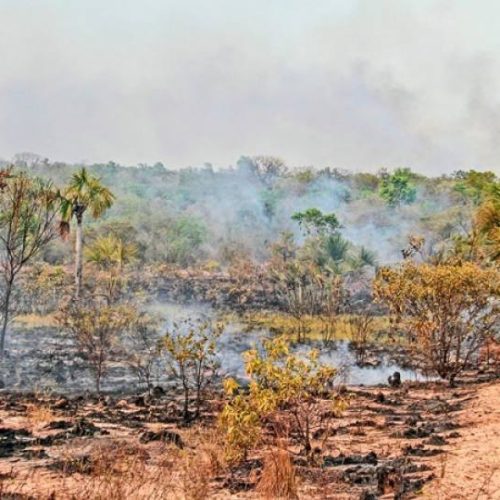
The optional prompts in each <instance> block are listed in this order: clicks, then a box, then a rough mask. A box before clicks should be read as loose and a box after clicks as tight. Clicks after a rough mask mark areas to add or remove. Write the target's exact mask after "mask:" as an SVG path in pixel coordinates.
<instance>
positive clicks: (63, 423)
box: [44, 420, 73, 430]
mask: <svg viewBox="0 0 500 500" xmlns="http://www.w3.org/2000/svg"><path fill="white" fill-rule="evenodd" d="M72 426H73V422H71V421H70V420H53V421H52V422H49V423H48V424H47V425H46V426H45V427H44V429H50V430H53V429H69V428H70V427H72Z"/></svg>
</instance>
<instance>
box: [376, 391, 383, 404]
mask: <svg viewBox="0 0 500 500" xmlns="http://www.w3.org/2000/svg"><path fill="white" fill-rule="evenodd" d="M375 401H376V402H377V403H381V404H382V403H385V396H384V393H383V392H379V393H378V394H377V396H376V397H375Z"/></svg>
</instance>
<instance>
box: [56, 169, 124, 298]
mask: <svg viewBox="0 0 500 500" xmlns="http://www.w3.org/2000/svg"><path fill="white" fill-rule="evenodd" d="M114 198H115V197H114V195H113V193H111V191H110V190H109V189H108V188H106V187H104V186H103V185H102V184H101V181H100V179H98V178H97V177H94V176H93V175H90V174H89V173H88V172H87V169H86V168H82V169H81V170H79V171H78V172H75V173H74V174H73V176H72V178H71V181H70V183H69V185H68V186H67V188H66V189H65V190H64V192H63V193H62V195H61V215H62V222H61V234H62V235H63V236H65V235H67V233H68V232H69V224H70V222H71V220H72V219H73V218H74V219H75V220H76V239H75V297H76V298H79V296H80V291H81V288H82V274H83V216H84V214H85V212H86V211H87V210H90V213H91V215H92V217H93V218H94V219H97V218H98V217H100V216H101V215H102V214H103V213H104V212H105V211H106V210H107V209H108V208H110V207H111V206H112V204H113V200H114Z"/></svg>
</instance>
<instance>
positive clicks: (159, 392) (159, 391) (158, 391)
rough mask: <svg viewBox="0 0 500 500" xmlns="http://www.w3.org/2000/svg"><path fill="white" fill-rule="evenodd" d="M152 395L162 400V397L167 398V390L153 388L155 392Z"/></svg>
mask: <svg viewBox="0 0 500 500" xmlns="http://www.w3.org/2000/svg"><path fill="white" fill-rule="evenodd" d="M151 395H152V396H153V397H154V398H161V397H162V396H165V389H163V387H161V386H159V385H156V386H155V387H153V390H152V391H151Z"/></svg>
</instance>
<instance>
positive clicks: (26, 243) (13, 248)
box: [0, 171, 57, 356]
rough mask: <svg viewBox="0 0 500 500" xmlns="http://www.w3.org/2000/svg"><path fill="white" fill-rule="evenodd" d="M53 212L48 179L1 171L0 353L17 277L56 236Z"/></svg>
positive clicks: (54, 202)
mask: <svg viewBox="0 0 500 500" xmlns="http://www.w3.org/2000/svg"><path fill="white" fill-rule="evenodd" d="M56 214H57V196H56V192H55V191H54V189H53V187H52V185H51V184H50V183H46V182H44V181H42V180H40V179H37V178H30V177H28V176H27V175H26V174H23V173H19V174H15V173H12V172H11V171H2V172H0V245H1V257H0V259H1V260H0V270H1V273H2V278H3V284H4V289H3V296H2V302H1V313H2V326H1V327H2V330H1V334H0V356H3V354H4V348H5V335H6V332H7V325H8V322H9V317H10V312H11V307H12V294H13V291H14V287H15V283H16V279H17V278H18V276H19V274H20V273H21V271H22V270H23V268H24V267H25V266H26V264H27V263H28V262H30V261H31V260H32V259H34V258H35V257H36V255H37V254H38V253H39V252H40V250H41V249H43V248H44V247H45V246H46V245H47V244H48V243H49V242H50V241H51V240H52V239H54V237H55V236H56V234H57V232H56V231H55V230H54V220H55V216H56Z"/></svg>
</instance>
